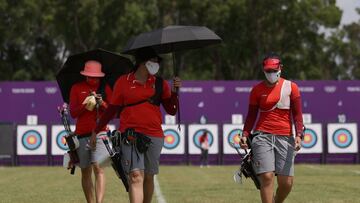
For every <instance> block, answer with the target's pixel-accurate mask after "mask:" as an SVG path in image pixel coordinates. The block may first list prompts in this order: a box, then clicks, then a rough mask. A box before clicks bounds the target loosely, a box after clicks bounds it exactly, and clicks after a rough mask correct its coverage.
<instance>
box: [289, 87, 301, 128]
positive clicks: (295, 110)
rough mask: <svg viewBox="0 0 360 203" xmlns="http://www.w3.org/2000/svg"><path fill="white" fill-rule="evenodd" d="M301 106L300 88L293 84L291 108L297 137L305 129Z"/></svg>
mask: <svg viewBox="0 0 360 203" xmlns="http://www.w3.org/2000/svg"><path fill="white" fill-rule="evenodd" d="M301 105H302V103H301V96H300V91H299V88H298V87H297V85H296V84H295V83H293V82H292V83H291V95H290V108H291V113H292V117H293V120H294V125H295V131H296V135H298V134H301V133H302V132H303V128H304V123H303V118H302V108H301Z"/></svg>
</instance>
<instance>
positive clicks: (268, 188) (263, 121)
mask: <svg viewBox="0 0 360 203" xmlns="http://www.w3.org/2000/svg"><path fill="white" fill-rule="evenodd" d="M262 64H263V72H264V74H265V77H266V79H265V81H263V82H261V83H259V84H257V85H256V86H254V88H253V89H252V90H251V93H250V102H249V110H248V114H247V116H246V121H245V125H244V130H243V133H242V138H241V143H240V146H241V148H244V149H246V148H248V147H249V146H248V140H247V139H249V138H250V141H251V143H250V145H251V152H252V154H253V156H252V157H251V158H252V161H253V162H252V165H253V169H254V170H255V172H256V174H257V175H258V177H259V179H260V196H261V200H262V202H264V203H266V202H269V203H270V202H276V203H280V202H284V200H285V198H286V197H287V196H288V194H289V193H290V191H291V188H292V185H293V178H294V159H295V155H296V151H298V150H300V148H301V140H302V138H303V137H304V136H303V133H304V125H303V119H302V109H301V95H300V91H299V88H298V86H297V85H296V84H295V83H294V82H292V81H289V80H286V79H284V78H282V77H280V75H281V71H282V69H283V64H282V62H281V59H280V57H279V55H277V54H275V53H273V52H271V53H269V54H268V55H267V56H266V57H265V58H264V59H263V63H262ZM258 115H259V118H258V119H257V116H258ZM255 122H256V126H255V129H254V133H253V134H250V133H251V131H252V129H253V127H254V124H255ZM293 125H294V126H295V136H294V135H293V131H292V126H293ZM275 175H276V176H277V183H278V184H277V185H278V188H277V190H276V193H275V195H274V194H273V186H274V183H273V182H274V178H275Z"/></svg>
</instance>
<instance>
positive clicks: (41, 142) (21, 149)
mask: <svg viewBox="0 0 360 203" xmlns="http://www.w3.org/2000/svg"><path fill="white" fill-rule="evenodd" d="M17 154H18V155H45V154H46V126H45V125H41V126H26V125H19V126H18V127H17Z"/></svg>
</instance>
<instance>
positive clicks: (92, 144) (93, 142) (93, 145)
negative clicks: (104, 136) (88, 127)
mask: <svg viewBox="0 0 360 203" xmlns="http://www.w3.org/2000/svg"><path fill="white" fill-rule="evenodd" d="M89 144H90V148H91V149H92V150H95V149H96V133H95V132H94V131H93V132H92V133H91V136H90V143H89Z"/></svg>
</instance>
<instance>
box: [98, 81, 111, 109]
mask: <svg viewBox="0 0 360 203" xmlns="http://www.w3.org/2000/svg"><path fill="white" fill-rule="evenodd" d="M105 95H106V98H105V101H103V103H102V104H101V110H105V109H106V108H107V107H108V105H109V103H110V101H111V98H112V90H111V88H110V86H109V85H106V86H105Z"/></svg>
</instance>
